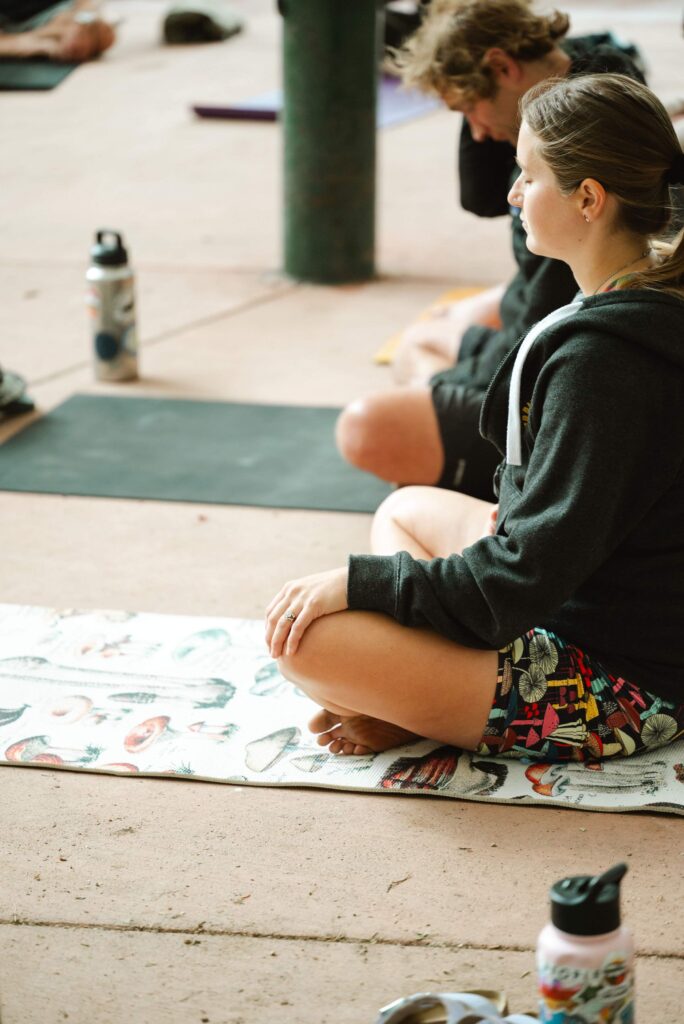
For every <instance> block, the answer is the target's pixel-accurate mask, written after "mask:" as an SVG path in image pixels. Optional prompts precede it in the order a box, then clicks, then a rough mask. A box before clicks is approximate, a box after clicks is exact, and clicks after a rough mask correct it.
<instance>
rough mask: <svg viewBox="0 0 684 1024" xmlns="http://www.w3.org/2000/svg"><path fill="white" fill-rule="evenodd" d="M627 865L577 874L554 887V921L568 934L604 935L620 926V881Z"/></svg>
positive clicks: (552, 889) (617, 865) (552, 914)
mask: <svg viewBox="0 0 684 1024" xmlns="http://www.w3.org/2000/svg"><path fill="white" fill-rule="evenodd" d="M626 873H627V865H626V864H616V865H615V867H613V868H609V870H608V871H604V873H603V874H602V875H595V876H593V877H592V876H591V875H575V876H573V877H572V878H562V879H561V880H560V882H556V883H555V885H552V886H551V921H552V923H553V924H554V925H555V926H556V928H559V929H560V931H562V932H567V933H568V934H569V935H604V934H605V933H606V932H614V931H615V929H616V928H619V927H620V882H621V881H622V879H623V878H624V876H625V875H626Z"/></svg>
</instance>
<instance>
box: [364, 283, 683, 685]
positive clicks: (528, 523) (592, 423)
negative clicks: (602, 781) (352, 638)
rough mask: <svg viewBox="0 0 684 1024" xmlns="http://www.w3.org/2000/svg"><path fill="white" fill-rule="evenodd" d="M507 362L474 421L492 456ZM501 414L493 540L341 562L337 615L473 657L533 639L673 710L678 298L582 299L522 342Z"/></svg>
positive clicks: (677, 602) (679, 596)
mask: <svg viewBox="0 0 684 1024" xmlns="http://www.w3.org/2000/svg"><path fill="white" fill-rule="evenodd" d="M517 351H518V349H514V350H513V351H512V352H511V353H510V354H509V355H508V356H507V358H506V359H505V360H504V362H503V363H502V365H501V367H500V368H499V370H498V371H497V373H496V375H495V377H494V380H493V381H492V384H491V386H490V388H489V391H488V393H487V397H486V399H485V403H484V406H483V410H482V421H481V429H482V433H483V434H484V436H485V437H487V438H488V439H489V440H490V441H492V443H493V444H495V445H496V447H497V448H498V449H499V451H500V452H501V454H502V455H503V454H504V452H505V450H506V431H507V419H508V396H509V388H510V383H511V376H512V371H513V366H514V364H515V359H516V354H517ZM514 413H515V415H514V417H513V418H514V419H515V418H516V417H519V423H520V441H521V444H520V462H521V464H520V465H511V464H509V463H506V462H504V463H502V465H501V466H500V467H499V472H498V487H499V518H498V523H497V530H496V534H495V536H493V537H484V538H482V539H481V540H479V541H478V542H477V543H476V544H473V545H472V546H471V547H469V548H467V549H466V550H465V551H464V552H463V554H462V555H452V556H450V557H449V558H435V559H432V560H431V561H419V560H416V559H413V558H412V557H411V556H410V555H408V554H407V553H406V552H400V553H399V554H397V555H392V556H367V555H352V556H351V558H350V562H349V584H348V600H349V607H350V608H357V609H375V610H378V611H383V612H386V613H387V614H388V615H391V616H392V617H393V618H395V619H396V620H397V621H398V622H401V623H403V624H405V625H412V626H430V627H432V628H433V629H435V630H436V631H437V632H438V633H441V634H443V635H444V636H446V637H449V638H450V639H452V640H455V641H457V642H459V643H462V644H465V645H466V646H469V647H479V648H485V649H486V648H499V647H502V646H504V645H505V644H507V643H510V642H511V641H512V640H514V639H515V638H516V637H517V636H520V635H521V634H522V633H524V632H525V631H526V630H528V629H531V628H532V627H533V626H541V627H543V628H545V629H551V630H554V631H555V632H556V633H558V635H559V636H561V637H562V638H563V639H564V640H566V641H569V642H571V643H574V644H577V645H578V646H579V647H581V648H583V649H585V650H586V651H587V652H588V653H589V654H591V655H593V656H594V657H596V658H598V659H599V660H600V661H601V662H602V663H603V665H604V667H605V668H606V669H607V670H608V671H609V672H610V673H611V674H615V675H621V676H623V677H624V678H626V679H629V680H630V681H631V682H633V683H636V684H637V685H639V686H642V687H643V688H645V689H648V690H651V691H652V692H654V693H656V694H658V695H660V696H663V697H667V698H670V699H674V700H678V701H684V300H682V299H679V298H677V297H674V296H671V295H667V294H664V293H661V292H655V291H652V290H623V291H612V292H607V293H604V294H601V295H597V296H591V297H588V298H585V299H583V300H582V302H581V304H580V306H579V309H577V310H574V311H573V312H572V313H571V314H570V315H569V316H568V317H567V318H566V319H562V320H560V321H559V322H556V323H554V324H552V325H551V326H549V327H548V328H547V329H546V330H544V331H543V332H542V333H541V334H540V335H539V336H538V338H537V339H536V340H535V341H534V343H533V345H532V347H531V348H530V350H529V352H528V353H527V355H526V358H525V361H524V364H523V367H522V373H521V377H520V393H519V402H518V409H517V411H515V410H514Z"/></svg>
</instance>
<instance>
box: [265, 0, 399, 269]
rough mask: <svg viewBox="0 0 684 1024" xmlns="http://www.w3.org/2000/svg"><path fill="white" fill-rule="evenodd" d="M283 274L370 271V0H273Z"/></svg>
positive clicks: (373, 86)
mask: <svg viewBox="0 0 684 1024" xmlns="http://www.w3.org/2000/svg"><path fill="white" fill-rule="evenodd" d="M279 7H280V10H281V13H282V14H283V26H284V27H283V79H284V101H283V131H284V138H285V147H284V150H285V154H284V155H285V167H284V186H285V246H284V248H285V252H284V264H285V271H286V273H288V274H290V275H291V276H292V277H296V278H299V279H300V280H303V281H314V282H318V283H325V284H342V283H344V282H347V281H365V280H368V278H370V277H372V276H373V274H374V269H375V265H374V263H375V134H376V128H375V109H376V102H377V68H378V58H379V53H380V38H379V34H380V29H381V26H382V14H383V8H381V7H380V6H379V5H378V2H377V0H279Z"/></svg>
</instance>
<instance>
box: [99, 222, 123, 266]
mask: <svg viewBox="0 0 684 1024" xmlns="http://www.w3.org/2000/svg"><path fill="white" fill-rule="evenodd" d="M90 258H91V260H92V261H93V263H96V264H97V265H98V266H99V267H121V266H123V265H124V264H125V263H128V253H127V252H126V248H125V246H124V244H123V239H122V237H121V235H120V234H119V232H118V231H109V230H107V228H103V229H102V230H101V231H98V232H97V234H96V235H95V245H94V246H93V247H92V249H91V250H90Z"/></svg>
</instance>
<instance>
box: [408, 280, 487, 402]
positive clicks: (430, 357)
mask: <svg viewBox="0 0 684 1024" xmlns="http://www.w3.org/2000/svg"><path fill="white" fill-rule="evenodd" d="M503 293H504V287H503V285H497V286H496V287H495V288H488V289H487V291H484V292H480V293H479V294H477V295H472V296H470V297H469V298H467V299H461V300H460V302H453V303H451V305H449V306H446V307H435V311H434V312H435V315H434V316H432V317H430V318H426V319H423V320H419V321H417V323H415V324H411V326H410V327H408V328H407V329H406V330H405V331H404V333H403V335H402V339H401V343H400V345H399V348H398V349H397V352H396V354H395V357H394V361H393V364H392V365H393V370H394V379H395V380H396V382H397V383H398V384H405V385H416V384H425V383H427V381H429V380H430V378H431V377H432V376H433V374H435V373H438V372H439V371H440V370H446V369H447V367H449V366H453V365H454V363H455V362H456V360H457V358H458V351H459V348H460V346H461V339H462V338H463V335H464V334H465V332H466V331H467V329H468V328H469V327H472V326H474V325H475V324H481V325H482V326H484V327H494V328H499V327H500V326H501V317H500V312H499V311H500V307H501V298H502V296H503Z"/></svg>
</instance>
